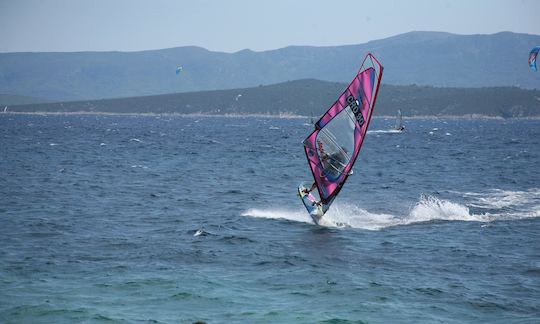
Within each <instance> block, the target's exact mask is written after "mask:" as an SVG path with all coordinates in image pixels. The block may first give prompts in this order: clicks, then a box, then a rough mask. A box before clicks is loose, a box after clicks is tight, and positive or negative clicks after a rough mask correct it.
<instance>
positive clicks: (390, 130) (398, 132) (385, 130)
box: [368, 129, 403, 134]
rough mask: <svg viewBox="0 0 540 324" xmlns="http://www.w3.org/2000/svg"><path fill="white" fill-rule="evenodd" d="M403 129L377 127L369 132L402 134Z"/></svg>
mask: <svg viewBox="0 0 540 324" xmlns="http://www.w3.org/2000/svg"><path fill="white" fill-rule="evenodd" d="M401 133H403V131H400V130H397V129H377V130H368V134H401Z"/></svg>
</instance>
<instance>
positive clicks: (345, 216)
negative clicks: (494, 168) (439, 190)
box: [242, 189, 540, 230]
mask: <svg viewBox="0 0 540 324" xmlns="http://www.w3.org/2000/svg"><path fill="white" fill-rule="evenodd" d="M461 195H462V197H463V198H464V200H465V201H466V202H465V203H464V204H460V203H456V202H452V201H450V200H444V199H439V198H436V197H433V196H429V195H422V196H421V197H420V199H419V200H418V201H417V202H416V203H415V204H414V206H413V207H412V208H410V210H409V211H408V212H407V213H406V214H405V215H392V214H382V213H371V212H369V211H367V210H366V209H363V208H361V207H360V206H357V205H354V204H347V203H334V204H333V205H332V208H330V210H329V211H328V212H327V213H326V214H325V216H324V217H323V218H322V220H321V224H320V225H322V226H327V227H351V228H359V229H366V230H380V229H383V228H387V227H392V226H400V225H410V224H416V223H424V222H431V221H438V220H440V221H467V222H484V223H485V222H491V221H495V220H516V219H524V218H536V217H540V189H532V190H529V191H501V190H491V191H488V192H485V193H470V192H467V193H462V194H461ZM501 201H503V202H504V203H501ZM480 207H481V208H480ZM470 208H474V209H475V210H476V212H475V213H472V212H471V209H470ZM242 216H248V217H259V218H270V219H286V220H291V221H296V222H304V223H310V224H313V221H312V220H311V217H310V216H309V215H308V214H307V212H306V211H305V210H304V209H303V208H301V207H298V208H295V209H257V208H252V209H249V210H247V211H245V212H244V213H242Z"/></svg>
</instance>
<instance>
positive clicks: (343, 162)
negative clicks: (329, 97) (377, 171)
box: [317, 106, 356, 181]
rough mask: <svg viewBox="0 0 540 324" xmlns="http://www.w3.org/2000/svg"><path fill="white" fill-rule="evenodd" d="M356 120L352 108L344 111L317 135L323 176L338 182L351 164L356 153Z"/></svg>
mask: <svg viewBox="0 0 540 324" xmlns="http://www.w3.org/2000/svg"><path fill="white" fill-rule="evenodd" d="M355 127H356V118H355V116H354V114H353V112H352V111H351V108H350V107H349V106H347V108H345V109H343V110H342V111H341V112H340V113H339V114H337V115H336V116H335V117H334V118H333V119H332V120H330V122H329V123H328V124H326V126H325V127H323V129H321V130H320V131H319V133H318V135H317V152H318V154H319V159H320V161H321V167H322V168H323V174H324V175H325V176H326V177H327V178H328V179H329V180H331V181H333V180H336V179H337V178H338V177H339V176H340V175H341V174H342V173H343V171H344V170H345V167H346V166H347V165H348V164H349V161H350V160H351V157H352V155H353V152H354V128H355Z"/></svg>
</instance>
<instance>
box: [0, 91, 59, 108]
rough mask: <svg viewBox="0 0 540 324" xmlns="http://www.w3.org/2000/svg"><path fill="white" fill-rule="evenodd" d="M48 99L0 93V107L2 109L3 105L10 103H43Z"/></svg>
mask: <svg viewBox="0 0 540 324" xmlns="http://www.w3.org/2000/svg"><path fill="white" fill-rule="evenodd" d="M50 101H51V100H48V99H43V98H36V97H28V96H18V95H9V94H1V93H0V108H1V109H2V110H3V109H4V108H3V107H5V106H10V105H26V104H33V103H45V102H50Z"/></svg>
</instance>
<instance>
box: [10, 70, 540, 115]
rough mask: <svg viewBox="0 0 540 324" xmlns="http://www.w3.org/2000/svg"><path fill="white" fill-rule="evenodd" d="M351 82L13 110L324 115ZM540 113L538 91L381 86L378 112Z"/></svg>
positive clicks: (289, 84) (14, 109)
mask: <svg viewBox="0 0 540 324" xmlns="http://www.w3.org/2000/svg"><path fill="white" fill-rule="evenodd" d="M346 86H347V85H346V84H345V83H336V82H328V81H320V80H313V79H306V80H297V81H289V82H284V83H279V84H274V85H269V86H258V87H253V88H245V89H231V90H214V91H202V92H190V93H175V94H166V95H154V96H143V97H133V98H118V99H102V100H92V101H86V100H83V101H75V102H59V103H48V104H32V105H21V106H10V107H9V109H10V111H12V112H94V113H95V112H105V113H158V114H160V113H181V114H193V113H197V114H265V115H279V114H295V115H304V116H310V115H313V116H320V115H321V114H322V113H323V112H324V111H325V110H326V109H328V108H329V107H330V105H331V104H332V103H333V102H334V101H335V100H336V98H337V97H338V96H339V95H340V94H341V93H342V92H343V90H344V89H345V87H346ZM398 109H401V111H402V112H403V114H404V115H405V116H472V115H483V116H492V117H505V118H507V117H540V90H526V89H520V88H516V87H496V88H493V87H490V88H435V87H427V86H395V85H382V86H381V88H380V91H379V97H378V99H377V106H376V108H375V116H395V115H396V113H397V110H398Z"/></svg>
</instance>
